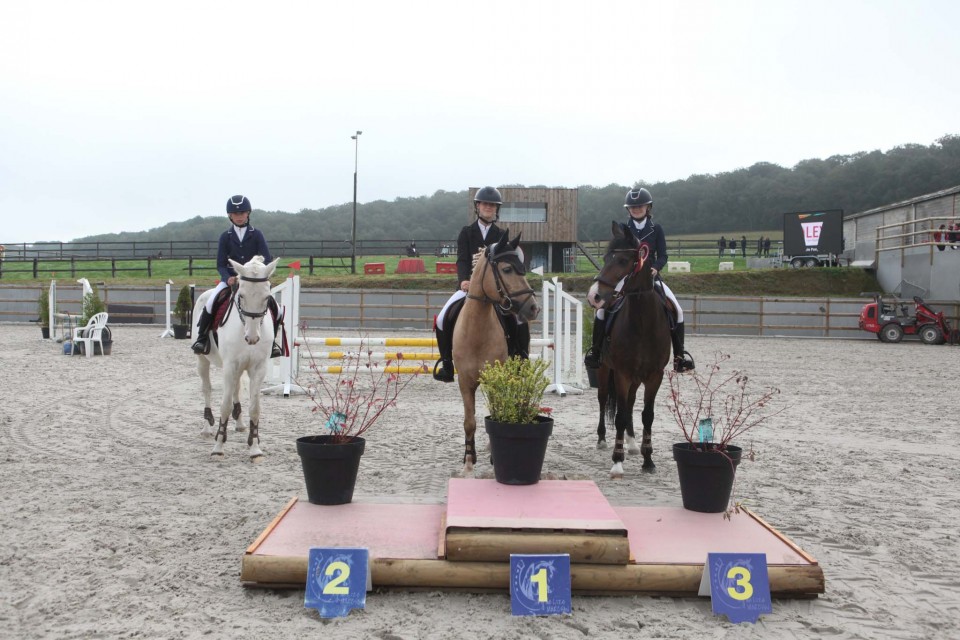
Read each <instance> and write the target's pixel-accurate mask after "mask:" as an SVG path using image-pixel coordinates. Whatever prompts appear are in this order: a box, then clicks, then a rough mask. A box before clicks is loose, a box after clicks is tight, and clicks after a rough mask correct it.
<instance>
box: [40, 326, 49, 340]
mask: <svg viewBox="0 0 960 640" xmlns="http://www.w3.org/2000/svg"><path fill="white" fill-rule="evenodd" d="M40 335H41V336H43V339H44V340H49V339H50V327H40Z"/></svg>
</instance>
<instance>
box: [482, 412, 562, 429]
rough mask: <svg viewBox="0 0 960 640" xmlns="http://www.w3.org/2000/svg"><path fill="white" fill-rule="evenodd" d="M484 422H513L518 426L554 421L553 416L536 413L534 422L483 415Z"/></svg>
mask: <svg viewBox="0 0 960 640" xmlns="http://www.w3.org/2000/svg"><path fill="white" fill-rule="evenodd" d="M483 421H484V422H496V423H497V424H512V425H516V426H517V427H527V426H530V425H538V424H543V423H544V422H553V417H552V416H544V415H539V414H538V415H536V416H534V417H533V422H504V421H502V420H494V419H493V418H492V417H491V416H483Z"/></svg>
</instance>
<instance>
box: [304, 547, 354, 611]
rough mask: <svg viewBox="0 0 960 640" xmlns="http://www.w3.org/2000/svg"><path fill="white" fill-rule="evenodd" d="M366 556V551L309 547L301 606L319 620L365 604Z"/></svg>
mask: <svg viewBox="0 0 960 640" xmlns="http://www.w3.org/2000/svg"><path fill="white" fill-rule="evenodd" d="M368 575H369V553H368V552H367V550H366V549H357V548H336V547H334V548H326V547H313V548H311V549H310V557H309V559H308V560H307V591H306V593H305V594H304V596H303V606H304V607H307V608H309V609H316V610H317V613H319V614H320V617H321V618H339V617H342V616H345V615H347V614H348V613H350V610H351V609H363V608H364V607H365V606H366V604H367V584H368Z"/></svg>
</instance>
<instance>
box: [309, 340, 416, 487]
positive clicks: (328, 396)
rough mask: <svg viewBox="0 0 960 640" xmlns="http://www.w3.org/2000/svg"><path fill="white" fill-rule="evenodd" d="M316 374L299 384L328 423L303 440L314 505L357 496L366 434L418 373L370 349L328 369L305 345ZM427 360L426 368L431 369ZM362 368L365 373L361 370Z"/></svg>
mask: <svg viewBox="0 0 960 640" xmlns="http://www.w3.org/2000/svg"><path fill="white" fill-rule="evenodd" d="M305 347H306V351H307V356H308V359H309V362H310V366H309V371H311V372H312V373H311V375H312V378H311V380H309V381H304V383H301V381H300V380H297V384H298V385H300V386H301V387H302V388H304V389H306V391H307V394H308V396H309V397H310V399H311V400H312V402H313V407H312V412H313V413H314V414H316V415H317V416H318V417H319V418H320V420H321V421H322V423H323V430H325V432H324V433H322V434H320V435H310V436H303V437H301V438H298V439H297V453H298V454H299V455H300V462H301V466H302V467H303V477H304V482H305V483H306V486H307V499H308V500H309V501H310V502H311V503H312V504H322V505H335V504H346V503H348V502H351V501H352V500H353V490H354V487H355V486H356V481H357V473H358V471H359V468H360V456H362V455H363V452H364V449H365V447H366V438H365V437H363V436H364V434H365V433H366V432H367V430H368V429H370V427H372V426H373V425H374V424H375V423H376V422H377V421H378V420H379V419H380V417H381V416H383V414H384V412H386V411H387V409H390V408H391V407H395V406H396V404H397V397H398V396H399V395H400V392H401V391H403V390H404V389H405V388H406V386H407V385H408V384H410V382H411V381H412V380H413V379H414V378H415V377H416V376H417V375H419V374H418V373H414V374H407V375H406V376H404V377H401V376H400V374H399V373H395V372H392V371H391V369H396V365H395V364H394V361H393V360H387V361H385V362H378V361H374V359H373V353H372V352H370V351H364V352H360V353H348V354H346V355H345V358H344V364H343V366H341V367H339V373H336V374H324V373H321V369H320V367H319V366H318V365H317V363H316V361H315V360H314V358H313V353H312V352H311V351H310V346H309V344H307V345H305ZM427 370H428V369H427V367H426V365H424V366H423V371H427ZM361 372H362V373H361Z"/></svg>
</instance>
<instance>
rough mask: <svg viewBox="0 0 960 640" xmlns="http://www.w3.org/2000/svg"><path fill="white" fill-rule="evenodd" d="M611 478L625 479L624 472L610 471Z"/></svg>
mask: <svg viewBox="0 0 960 640" xmlns="http://www.w3.org/2000/svg"><path fill="white" fill-rule="evenodd" d="M610 479H611V480H623V473H622V472H621V473H614V472H613V471H611V472H610Z"/></svg>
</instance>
